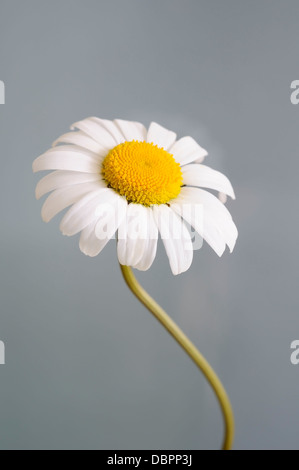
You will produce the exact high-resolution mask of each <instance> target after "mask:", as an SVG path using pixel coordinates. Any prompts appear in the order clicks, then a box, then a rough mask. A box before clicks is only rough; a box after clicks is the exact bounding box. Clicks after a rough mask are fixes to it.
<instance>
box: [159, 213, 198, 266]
mask: <svg viewBox="0 0 299 470" xmlns="http://www.w3.org/2000/svg"><path fill="white" fill-rule="evenodd" d="M153 211H154V217H155V221H156V224H157V226H158V228H159V232H160V234H161V238H162V241H163V244H164V247H165V250H166V253H167V256H168V259H169V263H170V267H171V270H172V273H173V274H174V275H176V274H180V273H182V272H184V271H187V269H189V267H190V265H191V263H192V259H193V246H192V240H191V236H190V233H189V231H188V229H187V227H186V225H185V224H184V222H183V221H182V219H181V218H180V217H179V216H178V215H177V214H176V213H175V212H174V211H173V210H172V209H171V208H169V207H168V206H166V205H164V204H161V205H157V206H154V207H153Z"/></svg>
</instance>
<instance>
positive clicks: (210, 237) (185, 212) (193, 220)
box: [171, 201, 225, 256]
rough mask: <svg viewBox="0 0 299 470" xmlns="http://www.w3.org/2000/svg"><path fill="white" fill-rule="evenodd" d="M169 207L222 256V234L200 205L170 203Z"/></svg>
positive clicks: (223, 246) (223, 247)
mask: <svg viewBox="0 0 299 470" xmlns="http://www.w3.org/2000/svg"><path fill="white" fill-rule="evenodd" d="M171 208H172V209H173V210H174V211H175V212H176V213H177V214H178V215H180V216H181V217H183V219H184V220H185V221H186V222H188V224H190V225H191V227H193V228H194V229H195V230H196V232H197V233H199V235H200V236H201V238H203V239H204V240H206V242H207V243H208V244H209V245H210V246H211V248H213V250H214V251H215V252H216V253H217V255H218V256H222V254H223V252H224V250H225V241H224V239H223V236H222V235H221V234H220V233H219V231H218V230H217V228H216V227H215V225H214V224H213V223H211V221H210V218H209V217H208V216H207V214H206V213H204V210H203V207H202V205H196V204H194V203H193V202H191V203H188V202H187V201H185V203H181V204H180V203H178V202H175V203H173V204H171Z"/></svg>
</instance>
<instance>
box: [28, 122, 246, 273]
mask: <svg viewBox="0 0 299 470" xmlns="http://www.w3.org/2000/svg"><path fill="white" fill-rule="evenodd" d="M71 130H72V132H69V133H67V134H64V135H62V136H61V137H59V139H57V140H56V141H55V142H54V143H53V146H52V148H51V149H50V150H48V151H47V152H45V153H44V154H42V155H41V156H40V157H38V158H37V159H36V160H35V161H34V163H33V171H34V172H38V171H43V170H55V171H53V172H52V173H50V174H48V175H47V176H45V177H44V178H43V179H41V180H40V181H39V183H38V185H37V187H36V197H37V198H38V199H39V198H41V197H42V196H43V195H45V194H47V193H49V192H51V194H50V195H49V196H48V198H47V199H46V201H45V203H44V205H43V208H42V218H43V220H44V221H45V222H49V221H50V220H51V219H52V218H53V217H54V216H55V215H56V214H58V213H59V212H61V211H63V210H64V209H66V208H67V207H69V206H71V208H70V209H69V210H68V212H66V214H65V215H64V217H63V219H62V221H61V224H60V229H61V231H62V233H63V234H64V235H68V236H71V235H75V234H77V233H79V232H81V236H80V249H81V251H82V252H83V253H85V254H86V255H89V256H96V255H98V254H99V253H100V252H101V250H102V249H103V248H104V247H105V245H106V244H107V243H108V241H109V240H110V239H111V238H112V237H113V236H114V235H115V234H116V233H117V240H118V241H117V252H118V259H119V262H120V264H122V265H126V266H132V267H134V268H137V269H139V270H143V271H145V270H147V269H149V268H150V266H151V265H152V263H153V261H154V258H155V256H156V250H157V239H158V233H160V235H161V238H162V240H163V243H164V246H165V250H166V253H167V255H168V258H169V262H170V267H171V270H172V272H173V274H179V273H182V272H184V271H186V270H187V269H188V268H189V267H190V265H191V262H192V257H193V248H192V239H191V235H190V232H189V230H188V228H187V226H186V224H185V221H186V222H187V224H189V225H190V226H191V227H193V228H194V230H195V231H196V232H198V233H199V234H200V236H201V237H202V238H203V239H204V240H206V242H207V243H208V244H209V245H210V246H211V247H212V248H213V250H214V251H215V252H216V253H217V254H218V255H219V256H221V255H222V254H223V252H224V250H225V247H226V245H228V247H229V249H230V251H232V250H233V248H234V245H235V242H236V239H237V236H238V232H237V229H236V226H235V224H234V222H233V220H232V217H231V215H230V213H229V211H228V210H227V209H226V207H225V206H224V204H223V203H222V202H221V201H223V200H224V199H223V196H221V200H219V199H218V198H217V197H216V196H215V195H213V194H212V193H210V192H208V191H206V190H204V189H201V188H209V189H212V190H215V191H218V192H219V193H220V194H221V195H228V196H231V197H232V198H233V199H234V198H235V196H234V191H233V188H232V186H231V184H230V182H229V180H228V179H227V177H226V176H224V175H223V174H222V173H219V172H218V171H215V170H213V169H212V168H209V167H208V166H205V165H202V164H201V162H202V161H203V160H204V158H205V156H206V155H207V152H206V150H204V149H203V148H202V147H200V145H198V144H197V142H195V140H194V139H193V138H192V137H183V138H181V139H179V140H176V134H175V133H174V132H172V131H169V130H167V129H165V128H164V127H162V126H160V125H159V124H157V123H155V122H153V123H151V124H150V126H149V128H148V129H146V128H145V127H144V126H143V124H141V123H139V122H131V121H124V120H120V119H115V120H114V121H109V120H106V119H99V118H96V117H91V118H87V119H84V120H83V121H80V122H76V123H75V124H74V125H73V126H72V127H71ZM195 206H200V207H201V208H202V217H199V216H198V214H197V215H196V211H193V210H192V209H193V208H194V207H195ZM186 208H187V210H186ZM184 220H185V221H184Z"/></svg>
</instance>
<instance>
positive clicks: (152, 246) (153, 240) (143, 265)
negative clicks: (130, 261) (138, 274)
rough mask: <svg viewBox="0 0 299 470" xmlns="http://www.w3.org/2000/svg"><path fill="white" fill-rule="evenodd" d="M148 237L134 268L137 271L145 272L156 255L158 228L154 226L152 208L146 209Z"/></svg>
mask: <svg viewBox="0 0 299 470" xmlns="http://www.w3.org/2000/svg"><path fill="white" fill-rule="evenodd" d="M147 212H148V224H149V236H148V240H147V244H146V248H145V250H144V253H143V256H142V257H141V259H140V261H139V262H138V263H137V264H136V265H135V266H134V267H135V268H136V269H139V271H147V270H148V269H149V268H150V267H151V265H152V264H153V262H154V259H155V257H156V253H157V244H158V227H157V225H156V222H155V219H154V215H153V210H152V208H147Z"/></svg>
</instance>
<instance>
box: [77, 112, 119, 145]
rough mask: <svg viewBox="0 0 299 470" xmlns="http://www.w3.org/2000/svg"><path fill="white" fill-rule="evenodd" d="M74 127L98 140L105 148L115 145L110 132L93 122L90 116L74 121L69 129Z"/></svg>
mask: <svg viewBox="0 0 299 470" xmlns="http://www.w3.org/2000/svg"><path fill="white" fill-rule="evenodd" d="M75 128H77V129H80V131H83V132H85V134H87V135H89V136H90V137H92V139H94V140H95V141H96V142H99V143H100V144H101V145H103V147H105V148H106V149H107V150H110V149H112V148H113V147H115V140H114V138H113V137H112V135H111V134H110V132H108V131H107V130H106V129H104V127H102V126H101V125H100V124H98V123H97V122H95V121H94V120H93V118H92V117H91V118H86V119H84V120H83V121H78V122H75V123H74V124H73V125H72V126H71V129H72V130H73V129H75Z"/></svg>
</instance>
